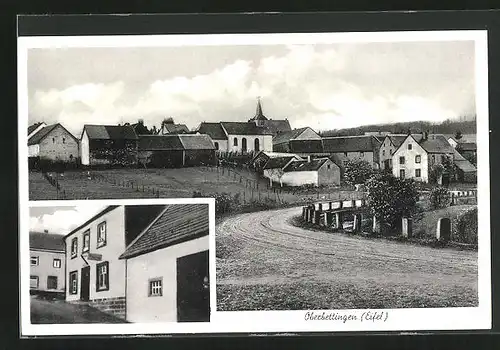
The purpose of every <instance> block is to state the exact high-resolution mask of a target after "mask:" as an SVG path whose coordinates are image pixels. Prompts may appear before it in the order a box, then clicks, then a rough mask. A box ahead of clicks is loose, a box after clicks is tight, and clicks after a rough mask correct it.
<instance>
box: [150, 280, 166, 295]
mask: <svg viewBox="0 0 500 350" xmlns="http://www.w3.org/2000/svg"><path fill="white" fill-rule="evenodd" d="M148 296H149V297H161V296H163V278H161V277H157V278H151V279H150V280H149V281H148Z"/></svg>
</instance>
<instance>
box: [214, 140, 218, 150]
mask: <svg viewBox="0 0 500 350" xmlns="http://www.w3.org/2000/svg"><path fill="white" fill-rule="evenodd" d="M214 146H215V149H216V150H219V143H218V142H214Z"/></svg>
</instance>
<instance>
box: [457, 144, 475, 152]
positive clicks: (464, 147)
mask: <svg viewBox="0 0 500 350" xmlns="http://www.w3.org/2000/svg"><path fill="white" fill-rule="evenodd" d="M457 147H459V149H460V150H462V151H476V150H477V144H476V143H475V142H460V143H459V144H458V145H457Z"/></svg>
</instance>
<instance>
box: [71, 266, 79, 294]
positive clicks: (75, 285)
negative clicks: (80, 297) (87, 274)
mask: <svg viewBox="0 0 500 350" xmlns="http://www.w3.org/2000/svg"><path fill="white" fill-rule="evenodd" d="M77 292H78V271H72V272H70V273H69V294H77Z"/></svg>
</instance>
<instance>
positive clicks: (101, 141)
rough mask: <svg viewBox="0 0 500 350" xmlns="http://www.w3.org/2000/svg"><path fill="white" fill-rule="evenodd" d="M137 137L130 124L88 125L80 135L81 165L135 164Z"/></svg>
mask: <svg viewBox="0 0 500 350" xmlns="http://www.w3.org/2000/svg"><path fill="white" fill-rule="evenodd" d="M137 147H138V137H137V134H136V133H135V131H134V128H133V127H132V126H130V125H88V124H86V125H85V126H84V127H83V132H82V135H81V137H80V157H81V161H82V164H83V165H90V166H93V165H111V166H113V165H121V166H129V165H135V164H137Z"/></svg>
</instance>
